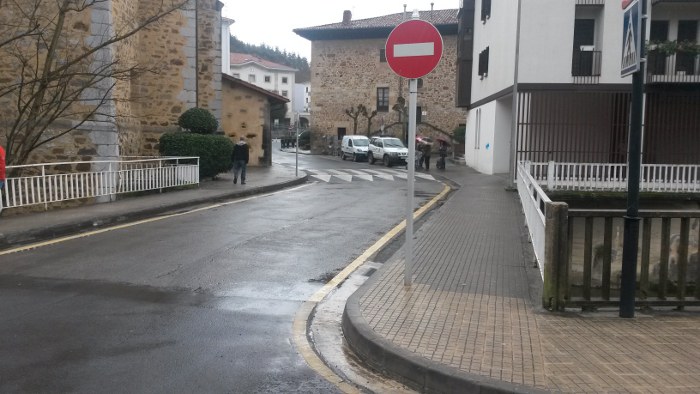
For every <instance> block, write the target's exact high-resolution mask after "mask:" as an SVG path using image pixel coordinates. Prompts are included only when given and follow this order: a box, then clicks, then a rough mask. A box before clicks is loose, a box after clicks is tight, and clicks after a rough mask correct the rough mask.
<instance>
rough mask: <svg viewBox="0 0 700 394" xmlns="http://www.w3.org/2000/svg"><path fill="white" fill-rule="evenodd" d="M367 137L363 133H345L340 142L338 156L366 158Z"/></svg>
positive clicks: (356, 159)
mask: <svg viewBox="0 0 700 394" xmlns="http://www.w3.org/2000/svg"><path fill="white" fill-rule="evenodd" d="M368 146H369V138H367V137H365V136H364V135H346V136H344V137H343V141H341V143H340V158H341V159H343V160H345V158H346V157H352V160H353V161H360V160H366V159H367V147H368Z"/></svg>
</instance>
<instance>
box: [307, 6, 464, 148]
mask: <svg viewBox="0 0 700 394" xmlns="http://www.w3.org/2000/svg"><path fill="white" fill-rule="evenodd" d="M458 11H459V10H457V9H449V10H434V11H421V12H420V18H421V19H423V20H426V21H429V22H431V23H432V24H433V25H435V27H436V28H437V29H438V31H439V32H440V34H441V35H442V37H443V54H442V60H441V61H440V63H439V64H438V66H437V67H436V68H435V69H434V70H433V71H432V72H430V73H429V74H428V75H426V76H424V77H423V78H421V79H420V80H419V81H418V107H419V108H418V111H417V117H418V126H417V134H422V135H433V136H435V135H436V134H437V133H439V132H440V131H443V132H447V133H451V132H452V130H453V129H454V128H455V127H457V126H459V125H460V124H464V121H465V118H466V112H465V110H463V109H461V108H457V107H456V104H455V100H456V98H455V94H456V93H455V92H456V75H457V70H456V60H457V31H458V28H457V27H458V17H457V14H458ZM410 18H411V13H407V12H403V13H397V14H391V15H385V16H379V17H375V18H369V19H361V20H352V15H351V13H350V11H345V12H344V13H343V20H342V22H339V23H333V24H328V25H321V26H314V27H307V28H300V29H295V30H294V32H295V33H296V34H298V35H300V36H302V37H304V38H306V39H308V40H310V41H311V91H312V92H313V99H312V100H311V108H310V110H311V124H312V130H313V131H314V141H313V142H312V144H313V146H312V150H314V151H315V152H322V151H323V150H324V149H325V147H327V145H328V143H329V141H332V140H333V139H336V138H337V139H340V138H342V136H343V135H345V134H353V133H354V122H353V120H352V119H351V118H350V117H349V116H347V115H346V114H345V110H346V109H350V108H351V107H354V108H357V106H358V105H359V104H362V105H364V106H365V107H367V108H368V109H369V110H370V112H371V111H373V110H376V111H377V115H376V116H375V117H374V118H373V119H372V120H371V122H370V124H369V125H368V119H367V118H366V117H363V116H360V117H359V118H358V124H357V133H358V134H367V131H368V130H367V129H368V126H369V131H370V132H371V133H372V134H379V133H382V132H384V133H387V134H393V135H396V136H401V137H404V128H405V126H404V122H405V121H406V115H405V114H402V113H401V112H399V111H396V110H394V108H393V107H394V106H395V105H396V104H397V102H398V101H399V97H401V98H406V101H407V97H408V81H407V80H406V79H405V78H401V77H399V76H397V75H396V74H394V72H393V71H392V70H391V69H390V68H389V65H388V64H387V63H386V58H385V53H384V47H385V44H386V40H387V37H388V36H389V33H391V31H392V29H393V28H394V27H396V26H397V25H398V24H400V23H401V22H403V21H405V20H408V19H410ZM319 137H321V138H319Z"/></svg>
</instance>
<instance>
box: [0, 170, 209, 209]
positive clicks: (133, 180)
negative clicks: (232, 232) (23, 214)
mask: <svg viewBox="0 0 700 394" xmlns="http://www.w3.org/2000/svg"><path fill="white" fill-rule="evenodd" d="M83 168H86V169H85V170H83ZM87 168H89V170H87ZM7 172H8V174H12V173H13V172H18V173H19V175H18V176H14V177H8V178H7V180H6V182H5V188H4V190H2V192H0V193H2V194H1V195H0V211H1V210H2V209H3V208H15V207H22V206H28V205H36V204H44V207H45V208H48V204H50V203H55V202H61V201H67V200H75V199H82V198H97V197H105V196H111V197H114V196H115V195H117V194H121V193H133V192H141V191H147V190H156V189H165V188H169V187H176V186H185V185H195V184H199V157H160V158H149V159H136V158H135V159H127V160H98V161H74V162H63V163H41V164H28V165H20V166H8V167H7Z"/></svg>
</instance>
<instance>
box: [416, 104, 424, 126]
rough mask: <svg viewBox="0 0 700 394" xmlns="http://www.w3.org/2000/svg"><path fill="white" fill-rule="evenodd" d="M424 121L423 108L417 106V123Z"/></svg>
mask: <svg viewBox="0 0 700 394" xmlns="http://www.w3.org/2000/svg"><path fill="white" fill-rule="evenodd" d="M421 122H423V108H422V107H421V106H416V124H419V123H421Z"/></svg>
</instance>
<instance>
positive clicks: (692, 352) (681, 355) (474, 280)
mask: <svg viewBox="0 0 700 394" xmlns="http://www.w3.org/2000/svg"><path fill="white" fill-rule="evenodd" d="M459 181H460V184H461V185H462V187H461V189H460V190H458V191H457V192H456V193H455V195H454V196H452V197H451V198H450V199H449V200H448V201H447V202H446V203H445V205H444V206H443V207H442V208H441V209H439V210H438V211H436V212H435V213H434V214H432V216H431V217H430V218H429V219H428V221H427V222H426V223H425V224H424V225H423V226H421V228H420V230H419V231H418V232H417V233H416V237H415V238H416V241H415V242H416V243H415V246H414V248H415V256H414V259H413V265H414V276H413V277H414V283H413V285H412V286H411V287H410V288H408V287H405V286H404V285H403V275H404V264H403V251H400V252H399V253H397V254H396V255H395V256H394V257H393V258H392V259H390V260H389V261H388V262H387V264H386V267H385V269H384V270H381V271H379V272H378V273H377V274H376V275H382V277H381V278H380V280H378V281H375V282H373V283H372V284H371V285H370V286H371V287H370V288H368V289H367V291H366V292H365V293H364V296H363V297H362V298H361V299H360V310H361V312H362V315H363V317H364V318H365V319H366V321H367V323H368V324H369V325H370V327H372V329H373V330H374V331H375V332H377V333H378V334H380V335H381V336H382V337H384V338H386V339H387V340H389V341H391V342H393V343H394V345H396V346H399V347H401V348H404V349H407V350H410V351H411V352H414V353H416V354H417V355H420V356H422V357H425V358H427V359H430V360H432V361H435V362H439V363H442V364H445V365H448V366H450V367H454V368H458V369H460V370H462V371H465V372H468V373H473V374H478V375H482V376H486V377H490V378H492V379H496V380H501V381H506V382H510V383H515V384H522V385H527V386H531V387H536V388H540V389H547V390H552V391H555V392H659V391H660V390H663V391H665V392H700V373H698V363H699V362H700V315H699V314H697V313H695V314H694V313H677V312H670V313H667V314H655V315H649V316H644V315H640V316H639V317H637V318H635V319H620V318H617V317H616V315H611V314H604V313H593V314H586V315H583V314H580V313H573V312H572V313H565V314H554V313H550V312H547V311H543V310H541V308H539V306H538V305H533V302H532V301H531V295H530V293H529V287H528V272H527V270H532V269H533V268H532V267H529V266H530V265H531V263H528V262H527V258H526V257H524V256H528V255H529V254H528V253H526V249H525V248H529V245H527V244H524V243H523V242H522V236H521V234H522V220H523V219H522V216H521V213H520V208H519V205H518V204H519V202H518V201H517V196H516V194H515V193H512V192H508V191H506V190H504V188H503V182H502V180H501V179H499V178H496V177H489V176H484V175H479V174H476V173H474V172H471V171H468V172H467V175H466V176H465V177H464V179H460V180H459Z"/></svg>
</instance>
